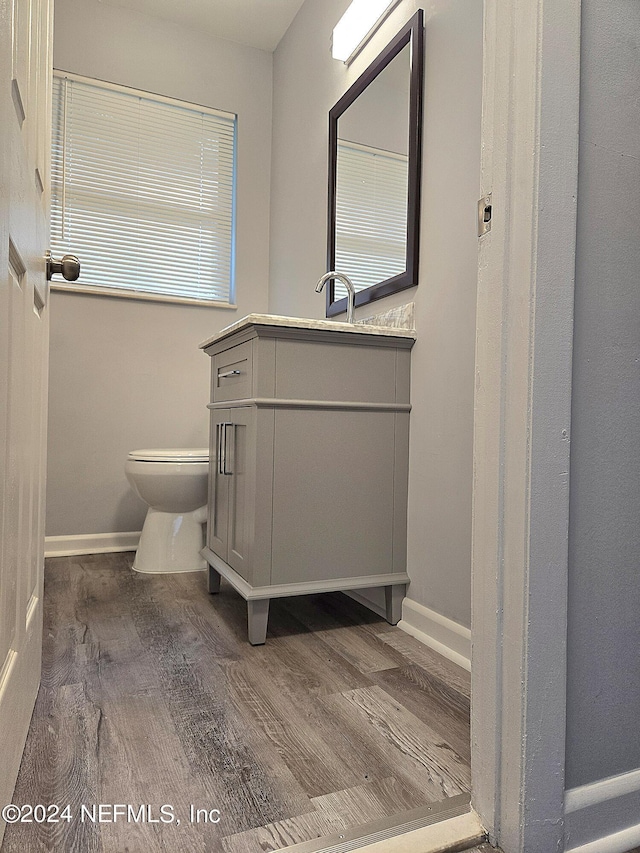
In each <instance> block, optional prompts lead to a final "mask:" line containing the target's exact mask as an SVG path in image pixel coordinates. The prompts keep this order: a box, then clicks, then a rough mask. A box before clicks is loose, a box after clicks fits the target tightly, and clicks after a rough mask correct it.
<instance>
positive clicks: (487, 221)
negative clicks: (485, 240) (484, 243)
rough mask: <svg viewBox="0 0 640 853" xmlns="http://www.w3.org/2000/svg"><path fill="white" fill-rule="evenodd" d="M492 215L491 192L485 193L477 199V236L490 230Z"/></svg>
mask: <svg viewBox="0 0 640 853" xmlns="http://www.w3.org/2000/svg"><path fill="white" fill-rule="evenodd" d="M492 217H493V208H492V205H491V193H487V195H483V196H482V198H481V199H480V200H479V201H478V237H482V236H484V235H485V234H486V233H487V232H488V231H491V219H492Z"/></svg>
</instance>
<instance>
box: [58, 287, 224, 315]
mask: <svg viewBox="0 0 640 853" xmlns="http://www.w3.org/2000/svg"><path fill="white" fill-rule="evenodd" d="M50 287H51V290H64V291H66V292H67V293H83V294H85V295H89V296H115V297H117V298H118V299H140V300H142V301H143V302H174V303H177V304H179V305H203V306H204V307H206V308H222V309H229V308H230V309H232V310H234V311H235V310H236V309H237V307H238V306H237V305H234V304H232V303H231V302H217V301H216V300H215V299H189V298H188V297H186V296H171V294H169V293H144V292H143V291H141V290H124V289H118V288H115V287H101V286H100V285H99V284H93V285H91V284H64V283H63V282H61V281H52V282H50Z"/></svg>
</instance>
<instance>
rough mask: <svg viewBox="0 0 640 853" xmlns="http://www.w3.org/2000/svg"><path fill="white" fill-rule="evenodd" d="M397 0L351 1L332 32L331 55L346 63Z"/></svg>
mask: <svg viewBox="0 0 640 853" xmlns="http://www.w3.org/2000/svg"><path fill="white" fill-rule="evenodd" d="M397 2H398V0H353V2H352V3H351V5H350V6H349V8H348V9H347V11H346V12H345V13H344V15H343V16H342V17H341V18H340V20H339V21H338V23H337V24H336V26H335V28H334V30H333V45H332V49H331V54H332V56H333V58H334V59H340V60H341V61H342V62H348V61H349V60H350V59H351V58H352V56H353V55H354V54H355V53H356V51H357V49H358V48H359V47H360V46H361V45H362V44H363V43H364V42H365V41H366V39H367V37H368V36H369V35H370V34H371V32H372V30H373V29H374V28H375V26H376V24H377V23H378V21H379V20H380V18H381V17H382V16H383V15H384V13H385V12H386V11H387V10H388V9H389V8H390V7H391V6H395V4H396V3H397Z"/></svg>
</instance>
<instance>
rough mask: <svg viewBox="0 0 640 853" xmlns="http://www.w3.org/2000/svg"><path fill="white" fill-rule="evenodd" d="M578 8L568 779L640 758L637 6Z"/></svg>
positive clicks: (588, 3)
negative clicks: (577, 129)
mask: <svg viewBox="0 0 640 853" xmlns="http://www.w3.org/2000/svg"><path fill="white" fill-rule="evenodd" d="M582 8H583V12H582V15H583V19H582V39H583V41H582V60H581V96H580V97H581V107H580V161H579V175H578V235H577V257H576V296H575V333H574V377H573V382H574V385H573V414H572V420H573V426H572V443H571V503H570V538H569V555H570V561H569V633H568V643H569V645H568V693H567V765H566V772H567V787H574V786H576V785H581V784H585V783H588V782H592V781H594V780H597V779H601V778H604V777H607V776H610V775H613V774H617V773H621V772H624V771H627V770H632V769H635V768H638V767H640V737H639V736H638V707H640V663H639V660H640V658H639V656H638V650H639V649H640V617H639V614H640V583H639V568H640V556H639V555H640V523H639V519H640V288H639V287H638V282H639V279H640V135H639V134H638V128H639V127H640V101H639V100H638V81H639V80H640V4H638V3H634V2H630V0H610V2H608V3H606V4H604V3H601V2H596V0H583V4H582Z"/></svg>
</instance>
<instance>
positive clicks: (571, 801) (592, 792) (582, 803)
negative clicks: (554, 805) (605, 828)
mask: <svg viewBox="0 0 640 853" xmlns="http://www.w3.org/2000/svg"><path fill="white" fill-rule="evenodd" d="M634 791H639V792H640V770H630V771H629V772H628V773H620V774H619V775H618V776H609V777H608V778H607V779H599V780H598V781H597V782H591V783H590V784H588V785H581V786H580V787H579V788H569V789H568V790H567V791H566V792H565V795H564V810H565V813H566V814H571V812H577V811H580V810H581V809H588V808H589V807H590V806H595V805H597V804H598V803H604V802H606V801H607V800H614V799H616V797H623V796H625V794H632V793H633V792H634Z"/></svg>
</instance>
